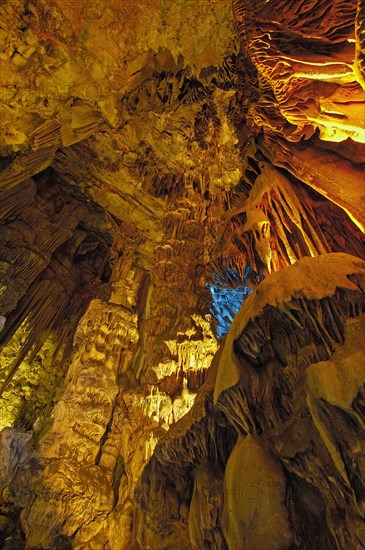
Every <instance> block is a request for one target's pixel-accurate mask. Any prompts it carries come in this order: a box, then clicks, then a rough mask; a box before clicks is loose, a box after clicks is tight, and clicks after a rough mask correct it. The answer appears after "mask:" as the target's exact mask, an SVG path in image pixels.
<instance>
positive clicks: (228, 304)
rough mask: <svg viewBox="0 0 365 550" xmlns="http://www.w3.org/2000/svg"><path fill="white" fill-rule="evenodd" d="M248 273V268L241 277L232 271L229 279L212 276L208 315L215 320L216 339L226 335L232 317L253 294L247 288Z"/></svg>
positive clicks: (251, 290)
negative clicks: (210, 301)
mask: <svg viewBox="0 0 365 550" xmlns="http://www.w3.org/2000/svg"><path fill="white" fill-rule="evenodd" d="M249 271H250V268H249V267H248V268H247V269H246V272H245V274H244V276H243V277H242V276H241V277H240V275H239V274H238V272H237V271H236V270H233V269H232V270H230V272H229V277H224V278H223V277H222V276H219V275H214V276H213V280H212V283H211V284H209V285H208V286H209V289H210V293H211V295H212V303H211V306H210V313H211V314H212V315H213V317H214V318H215V320H216V333H217V337H218V339H220V338H222V336H224V335H225V334H227V332H228V330H229V327H230V326H231V323H232V321H233V318H234V316H235V315H236V314H237V313H238V311H239V310H240V308H241V306H242V304H243V302H244V301H245V299H246V298H247V297H248V296H249V295H250V294H251V293H252V292H253V289H252V288H250V287H249V286H247V278H248V275H249ZM227 281H229V282H227Z"/></svg>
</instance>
